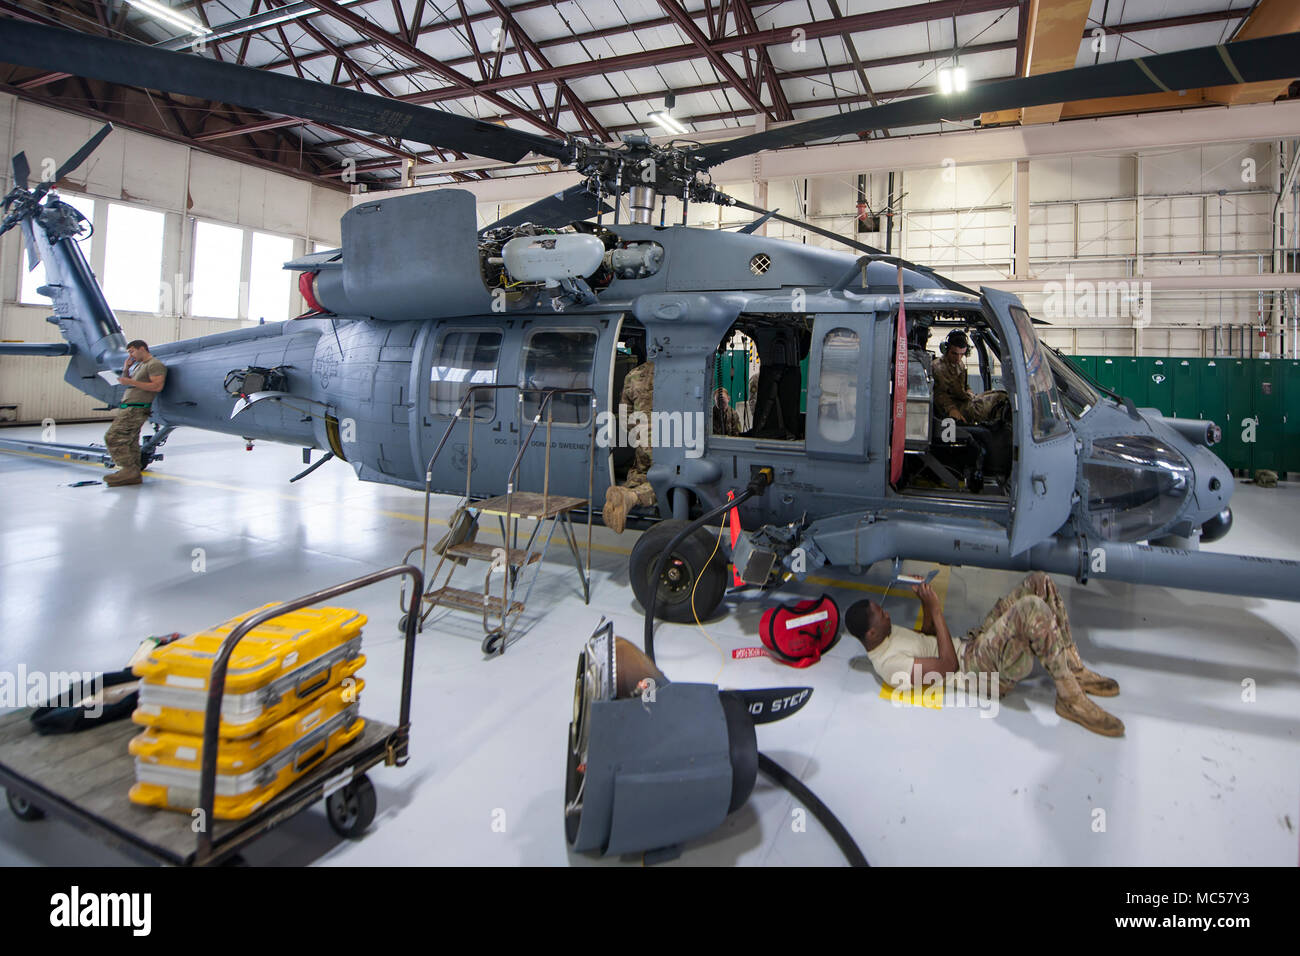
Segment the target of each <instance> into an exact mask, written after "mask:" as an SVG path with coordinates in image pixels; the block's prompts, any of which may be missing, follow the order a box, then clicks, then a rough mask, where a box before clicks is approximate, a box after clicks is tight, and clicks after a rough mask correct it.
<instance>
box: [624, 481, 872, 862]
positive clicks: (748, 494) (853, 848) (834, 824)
mask: <svg viewBox="0 0 1300 956" xmlns="http://www.w3.org/2000/svg"><path fill="white" fill-rule="evenodd" d="M770 483H771V475H770V474H766V475H764V474H762V473H760V475H757V476H755V478H754V480H753V481H751V482H750V483H749V486H748V487H747V488H746V489H745V490H744V491H742V492H741V493H740V494H739V495H737V496H736V497H735V498H731V499H729V500H727V501H724V502H723V503H722V504H720V505H718V506H717V507H716V508H714V509H713V510H712V511H709V512H706V513H705V514H702V515H700V517H698V518H696V519H695V520H694V521H692V522H691V523H690V524H688V525H687V526H686V527H685V528H683V529H682V530H681V531H679V532H678V533H677V535H676V537H674V538H673V539H672V540H671V541H669V542H668V546H667V547H665V548H664V550H663V554H661V555H659V560H658V561H657V562H655V570H654V574H653V575H651V577H650V596H649V598H647V601H646V609H645V642H644V643H645V654H646V657H648V658H650V660H651V661H654V659H655V635H654V630H655V607H656V606H657V605H658V603H659V582H660V581H661V580H662V579H663V574H664V569H665V568H667V567H668V561H669V558H671V556H672V553H673V551H674V550H675V549H676V547H677V546H678V545H679V544H681V543H682V542H683V541H685V540H686V538H687V537H688V536H690V535H691V534H693V533H694V532H695V531H696V530H697V529H699V528H702V527H704V525H706V524H708V523H709V522H711V521H713V519H714V518H718V517H721V516H722V515H724V514H726V513H727V512H728V511H731V510H732V509H733V508H737V507H739V506H740V505H741V504H742V503H743V502H746V501H748V500H749V499H750V498H752V497H754V496H755V495H757V494H761V493H762V492H763V491H764V490H765V489H766V488H767V485H768V484H770ZM703 571H704V569H703V568H700V569H699V572H697V573H702V572H703ZM758 769H759V770H761V771H763V774H764V775H765V776H767V777H769V778H770V779H771V780H772V781H773V782H774V783H778V784H780V785H781V786H783V787H785V789H786V790H788V791H789V792H790V794H791V795H792V796H793V797H794V798H795V799H796V800H799V801H802V802H803V804H804V805H805V806H807V807H808V809H809V810H811V811H812V815H813V816H814V817H815V818H816V819H817V821H818V822H819V823H821V825H822V826H824V827H825V828H826V832H827V833H829V834H830V835H831V839H832V840H834V841H835V845H836V846H838V847H839V848H840V852H841V853H843V854H844V858H845V859H846V860H848V861H849V865H850V866H870V865H871V864H870V863H868V862H867V858H866V856H865V855H864V854H863V852H862V850H860V849H859V848H858V845H857V843H855V842H854V841H853V837H852V836H851V835H850V834H849V831H848V830H847V829H845V827H844V824H842V823H840V821H839V818H838V817H836V816H835V814H834V813H832V812H831V809H830V807H828V806H826V804H824V803H822V802H821V800H819V799H818V797H817V795H816V794H815V793H813V792H812V791H811V790H809V789H808V788H807V787H806V786H804V785H803V783H802V782H801V781H800V780H799V778H798V777H796V776H795V775H794V774H792V773H790V771H788V770H786V769H785V768H784V767H782V766H781V765H780V764H779V763H777V762H776V761H775V760H773V759H772V758H771V757H769V756H768V755H767V754H765V753H763V752H762V751H759V754H758Z"/></svg>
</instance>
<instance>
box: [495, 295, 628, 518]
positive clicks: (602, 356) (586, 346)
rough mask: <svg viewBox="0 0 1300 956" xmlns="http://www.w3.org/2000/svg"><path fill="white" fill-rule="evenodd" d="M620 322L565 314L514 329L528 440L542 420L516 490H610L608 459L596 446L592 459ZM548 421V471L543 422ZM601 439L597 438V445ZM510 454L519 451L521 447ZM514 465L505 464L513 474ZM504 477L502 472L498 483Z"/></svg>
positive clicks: (574, 493)
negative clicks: (585, 391) (534, 425)
mask: <svg viewBox="0 0 1300 956" xmlns="http://www.w3.org/2000/svg"><path fill="white" fill-rule="evenodd" d="M618 327H619V316H618V315H617V314H615V315H581V316H580V315H565V314H563V313H560V314H557V315H555V316H554V317H551V316H545V317H542V318H539V319H536V320H533V319H531V318H529V319H525V320H524V321H523V322H522V323H521V325H520V327H519V328H518V329H516V330H515V334H516V335H517V338H516V339H514V341H513V343H512V345H513V350H514V353H515V356H516V358H515V372H514V375H515V379H514V380H515V383H516V384H518V385H520V386H521V387H522V399H523V401H522V403H521V407H520V408H519V409H518V411H519V412H520V413H521V414H520V416H519V418H520V421H519V426H518V427H519V429H520V435H521V436H524V437H526V436H527V435H528V433H529V429H530V428H531V427H532V423H533V419H534V417H540V422H539V423H538V425H537V428H536V430H535V431H534V432H533V435H532V438H531V440H530V441H529V442H528V450H527V451H526V452H525V454H524V456H523V459H522V461H521V462H520V467H519V474H518V480H517V481H516V483H515V487H516V490H521V491H535V492H538V493H541V491H542V490H543V489H544V488H545V489H546V490H548V491H549V492H550V493H551V494H560V495H568V496H571V497H574V498H587V497H588V496H589V492H588V481H589V480H590V482H591V490H590V496H592V497H594V498H596V499H597V500H598V501H599V500H600V499H601V496H603V494H604V492H605V488H606V487H608V485H609V454H608V452H607V451H606V450H605V449H604V448H602V447H601V446H600V445H599V444H597V445H596V447H595V459H594V461H592V455H591V450H592V443H593V439H592V427H593V423H594V425H595V427H596V428H597V430H599V426H600V421H599V419H597V418H596V416H597V414H598V412H599V410H600V409H601V408H605V407H608V398H607V397H606V393H607V391H608V389H609V387H610V385H609V383H610V379H611V375H612V370H613V359H614V351H615V348H616V346H617V338H618ZM548 389H594V390H595V392H596V393H597V394H596V396H595V398H596V401H595V402H593V396H592V395H591V394H580V393H569V394H554V395H552V397H551V398H550V400H549V402H546V401H545V396H546V393H547V390H548ZM548 414H549V416H550V419H551V440H550V454H549V468H548V455H547V442H546V419H547V416H548ZM599 438H600V436H599V435H597V436H596V440H597V441H599ZM512 450H514V451H517V450H518V445H517V444H516V445H515V446H513V448H512ZM508 468H509V464H507V465H506V469H507V470H508ZM505 478H506V475H505V474H504V473H503V474H502V476H501V480H502V481H504V480H505Z"/></svg>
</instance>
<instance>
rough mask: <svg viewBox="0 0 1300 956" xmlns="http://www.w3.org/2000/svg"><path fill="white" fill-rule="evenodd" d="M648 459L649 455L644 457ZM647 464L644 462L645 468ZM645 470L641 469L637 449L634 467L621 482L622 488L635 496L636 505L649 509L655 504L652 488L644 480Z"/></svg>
mask: <svg viewBox="0 0 1300 956" xmlns="http://www.w3.org/2000/svg"><path fill="white" fill-rule="evenodd" d="M646 458H647V459H648V458H649V454H647V455H646ZM649 467H650V466H649V462H648V461H647V462H646V468H649ZM645 474H646V473H645V469H643V468H642V467H641V449H640V448H638V449H637V461H636V467H634V468H633V469H632V470H631V471H629V472H628V473H627V479H626V480H625V481H624V482H623V485H622V487H624V488H626V489H627V490H628V491H630V492H632V493H633V494H634V495H636V503H637V504H638V505H640V506H641V507H642V508H649V507H650V506H651V505H653V504H654V503H655V490H654V487H653V486H652V485H651V484H650V482H649V481H647V480H646V476H645Z"/></svg>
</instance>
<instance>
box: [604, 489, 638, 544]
mask: <svg viewBox="0 0 1300 956" xmlns="http://www.w3.org/2000/svg"><path fill="white" fill-rule="evenodd" d="M636 503H637V499H636V492H634V491H631V490H629V489H627V488H623V487H620V486H619V485H615V486H613V487H612V488H610V489H609V491H607V492H605V508H604V510H603V511H602V512H601V517H603V518H604V520H605V527H607V528H609V529H610V530H611V531H613V532H614V533H615V534H622V533H623V529H624V528H625V527H626V526H627V512H628V509H629V508H631V507H633V506H634V505H635V504H636Z"/></svg>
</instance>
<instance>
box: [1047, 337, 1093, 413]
mask: <svg viewBox="0 0 1300 956" xmlns="http://www.w3.org/2000/svg"><path fill="white" fill-rule="evenodd" d="M1045 354H1046V355H1047V362H1048V364H1049V365H1051V366H1052V377H1053V378H1055V379H1056V389H1057V391H1058V392H1059V393H1060V395H1061V401H1062V402H1064V403H1065V410H1066V411H1068V412H1069V413H1070V414H1071V415H1072V416H1073V417H1074V418H1075V419H1076V420H1077V419H1080V418H1082V417H1083V416H1084V415H1087V414H1088V412H1090V411H1092V409H1093V407H1094V406H1095V405H1096V404H1097V403H1098V402H1099V401H1101V396H1100V395H1098V394H1097V390H1096V389H1094V388H1093V387H1092V386H1091V385H1089V384H1088V380H1087V379H1086V378H1084V377H1083V375H1082V374H1080V372H1079V371H1078V370H1077V369H1076V368H1075V367H1074V366H1073V365H1071V364H1070V362H1069V361H1067V360H1066V359H1064V358H1062V357H1061V356H1060V355H1059V354H1057V353H1056V352H1055V351H1053V350H1051V349H1047V350H1046V353H1045Z"/></svg>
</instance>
